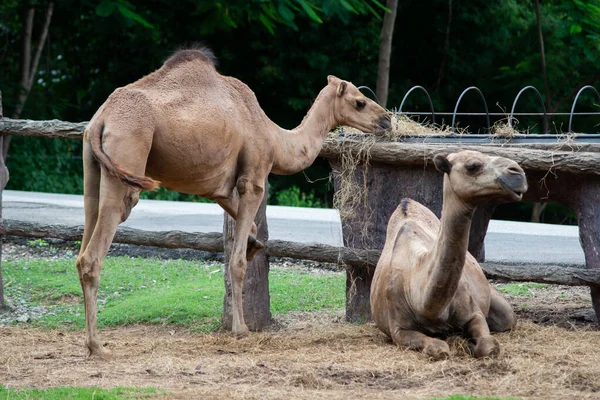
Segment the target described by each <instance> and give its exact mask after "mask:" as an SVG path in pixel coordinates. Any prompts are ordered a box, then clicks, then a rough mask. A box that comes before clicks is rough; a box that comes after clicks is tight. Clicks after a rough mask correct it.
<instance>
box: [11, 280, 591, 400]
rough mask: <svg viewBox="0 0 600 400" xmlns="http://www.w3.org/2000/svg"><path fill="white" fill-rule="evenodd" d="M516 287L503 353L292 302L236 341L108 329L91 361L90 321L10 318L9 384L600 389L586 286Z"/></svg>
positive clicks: (400, 394)
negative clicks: (81, 327) (57, 323)
mask: <svg viewBox="0 0 600 400" xmlns="http://www.w3.org/2000/svg"><path fill="white" fill-rule="evenodd" d="M531 291H532V292H533V295H532V296H520V297H512V298H510V301H511V303H512V304H513V307H514V308H515V311H516V312H517V313H518V315H519V324H518V327H517V328H516V329H515V330H514V331H512V332H509V333H504V334H498V335H497V338H498V340H499V341H500V343H501V346H502V353H501V355H500V356H499V357H498V358H496V359H485V360H475V359H473V358H472V357H471V356H469V355H468V354H467V353H466V344H465V342H464V341H463V340H462V339H460V338H458V337H452V338H450V339H449V341H450V344H451V349H452V353H453V354H452V356H451V357H450V359H448V360H442V361H430V360H428V359H427V358H426V357H425V356H423V355H422V354H420V353H417V352H414V351H408V350H403V349H399V348H397V347H395V346H393V345H392V344H391V342H390V341H389V340H388V339H387V338H386V337H385V336H384V335H383V334H381V333H380V332H379V331H378V330H377V328H376V327H375V326H373V325H371V324H362V325H352V324H347V323H344V318H343V312H336V313H331V312H329V313H325V312H313V313H290V314H286V315H284V316H279V317H278V318H277V324H276V326H277V327H276V328H273V329H272V330H271V331H268V332H261V333H252V334H251V335H250V336H249V337H248V338H245V339H241V340H237V339H234V338H232V337H231V336H230V335H228V334H227V333H213V334H193V333H190V332H186V331H184V330H180V329H174V328H173V327H169V326H133V327H125V328H116V329H104V330H102V331H101V336H102V338H103V339H104V340H105V341H106V342H107V344H108V346H109V347H110V348H111V349H112V350H113V353H114V358H113V360H112V361H108V362H107V361H98V360H89V359H86V357H85V351H84V348H83V338H84V336H83V331H76V332H73V331H67V330H65V331H58V330H57V331H48V330H40V329H33V328H29V327H24V326H22V325H21V326H0V383H1V384H3V385H5V386H8V387H37V388H45V387H53V386H99V387H107V388H108V387H115V386H125V387H132V386H135V387H143V386H149V387H154V388H158V389H161V390H164V391H165V394H164V395H161V398H167V399H189V398H198V399H344V400H345V399H348V398H352V399H354V398H365V399H413V398H415V399H423V398H431V397H440V396H448V395H451V394H465V395H476V396H502V397H509V396H513V397H518V398H531V399H575V398H577V399H600V329H599V328H598V325H597V323H596V322H595V316H594V314H593V311H592V307H591V301H590V299H589V290H588V289H587V288H569V287H563V286H548V287H545V288H537V289H531Z"/></svg>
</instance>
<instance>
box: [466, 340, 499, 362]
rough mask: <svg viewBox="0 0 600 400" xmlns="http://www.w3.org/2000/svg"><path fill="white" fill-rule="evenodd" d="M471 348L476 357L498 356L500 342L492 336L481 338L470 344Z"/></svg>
mask: <svg viewBox="0 0 600 400" xmlns="http://www.w3.org/2000/svg"><path fill="white" fill-rule="evenodd" d="M469 348H470V349H471V353H473V356H474V357H476V358H483V357H497V356H498V355H499V354H500V343H499V342H498V340H497V339H496V338H495V337H492V336H484V337H482V338H479V339H478V340H477V342H476V344H474V345H473V344H470V345H469Z"/></svg>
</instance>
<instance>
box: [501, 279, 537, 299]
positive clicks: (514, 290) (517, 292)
mask: <svg viewBox="0 0 600 400" xmlns="http://www.w3.org/2000/svg"><path fill="white" fill-rule="evenodd" d="M546 286H548V285H546V284H543V283H531V282H525V283H509V284H506V285H502V286H499V287H498V290H499V291H500V292H502V293H505V294H508V295H510V296H527V297H531V296H533V292H532V291H531V289H543V288H545V287H546Z"/></svg>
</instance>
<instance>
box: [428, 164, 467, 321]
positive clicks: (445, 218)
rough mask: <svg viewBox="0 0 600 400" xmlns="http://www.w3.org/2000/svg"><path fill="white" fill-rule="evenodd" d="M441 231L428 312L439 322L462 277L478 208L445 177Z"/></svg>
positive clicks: (433, 258)
mask: <svg viewBox="0 0 600 400" xmlns="http://www.w3.org/2000/svg"><path fill="white" fill-rule="evenodd" d="M443 202H444V204H443V207H442V217H441V221H440V222H441V225H440V231H439V233H438V236H437V239H436V242H435V245H434V246H433V248H432V249H431V253H430V255H431V258H430V260H431V263H430V265H429V271H430V275H429V282H428V284H427V287H426V289H425V303H424V312H425V315H427V316H428V318H431V319H435V318H437V317H439V315H440V314H441V313H442V312H443V311H444V310H445V309H446V307H447V306H448V304H449V303H450V301H451V300H452V299H453V297H454V294H455V292H456V289H457V288H458V283H459V282H460V278H461V276H462V272H463V268H464V266H465V260H466V257H467V252H468V246H469V230H470V229H471V221H472V219H473V213H474V211H475V207H473V206H471V205H469V204H466V203H465V202H463V201H462V200H461V199H459V198H458V197H457V196H456V194H455V193H454V192H453V191H452V190H451V189H450V185H449V184H448V176H447V175H444V199H443Z"/></svg>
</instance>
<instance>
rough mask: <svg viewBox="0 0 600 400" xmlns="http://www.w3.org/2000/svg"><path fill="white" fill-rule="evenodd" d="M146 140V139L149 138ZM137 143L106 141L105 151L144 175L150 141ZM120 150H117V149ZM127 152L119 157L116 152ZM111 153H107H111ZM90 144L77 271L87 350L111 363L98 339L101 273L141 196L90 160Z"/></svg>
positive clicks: (138, 141)
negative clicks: (83, 225)
mask: <svg viewBox="0 0 600 400" xmlns="http://www.w3.org/2000/svg"><path fill="white" fill-rule="evenodd" d="M113 137H114V136H113ZM146 138H147V136H146ZM135 139H136V140H135V143H129V144H127V143H123V140H111V136H108V137H107V138H106V141H105V143H106V145H105V148H106V149H107V150H108V149H111V150H112V151H110V154H111V157H112V158H113V159H114V160H115V161H116V162H117V163H119V165H121V166H122V167H123V168H125V169H126V170H128V171H131V172H132V173H135V174H142V175H143V174H144V171H145V166H146V160H147V156H148V153H149V151H150V144H151V136H150V140H146V141H143V140H142V141H140V135H138V136H137V137H135ZM117 146H118V147H117ZM119 147H120V148H122V149H127V150H128V151H127V152H126V154H120V153H118V152H117V150H116V149H118V148H119ZM108 152H109V151H107V153H108ZM90 157H91V154H90V152H89V149H88V146H87V143H86V144H85V145H84V163H85V164H84V167H85V173H86V175H85V177H84V179H85V195H84V199H85V201H84V206H85V216H86V221H85V229H84V235H83V240H82V243H81V250H80V253H79V257H78V258H77V271H78V273H79V281H80V283H81V288H82V291H83V300H84V308H85V322H86V340H85V343H86V346H87V348H88V354H89V356H91V357H100V358H103V359H110V358H111V356H112V355H111V352H110V351H109V350H108V349H105V348H104V346H103V343H102V342H101V341H100V340H99V339H98V332H97V299H98V287H99V285H100V273H101V270H102V263H103V261H104V258H105V257H106V253H107V252H108V249H109V247H110V244H111V243H112V240H113V238H114V235H115V232H116V230H117V226H118V225H119V224H120V223H121V222H123V221H125V220H126V219H127V217H128V216H129V213H130V212H131V209H132V208H133V207H134V206H135V204H136V203H137V201H138V198H139V192H138V190H136V189H132V188H130V187H128V186H125V185H124V184H123V183H122V182H121V181H119V180H118V179H117V178H114V177H112V176H110V175H109V174H108V173H107V172H106V171H104V170H100V169H99V167H98V166H97V165H95V162H94V161H93V159H91V158H90Z"/></svg>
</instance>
